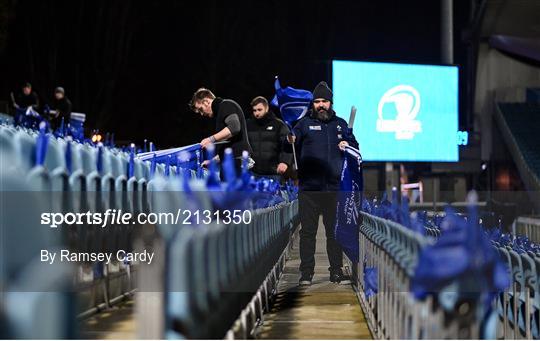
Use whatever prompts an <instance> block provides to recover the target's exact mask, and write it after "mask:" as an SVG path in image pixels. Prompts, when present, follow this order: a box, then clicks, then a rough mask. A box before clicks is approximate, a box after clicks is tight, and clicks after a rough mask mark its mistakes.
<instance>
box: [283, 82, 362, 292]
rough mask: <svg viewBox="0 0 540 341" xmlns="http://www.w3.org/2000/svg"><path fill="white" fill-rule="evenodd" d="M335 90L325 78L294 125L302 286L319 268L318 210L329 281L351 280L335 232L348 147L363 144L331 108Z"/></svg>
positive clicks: (308, 281)
mask: <svg viewBox="0 0 540 341" xmlns="http://www.w3.org/2000/svg"><path fill="white" fill-rule="evenodd" d="M332 99H333V94H332V90H330V88H329V87H328V85H327V84H326V83H325V82H320V83H319V84H318V85H317V86H316V87H315V90H314V91H313V105H312V108H311V109H310V110H309V111H308V113H307V114H306V116H305V117H304V118H302V119H301V120H300V121H299V122H298V123H297V124H296V125H295V127H294V128H293V135H289V137H288V139H289V142H291V143H294V144H295V147H296V153H297V157H298V158H299V161H298V180H299V184H300V196H299V200H300V202H299V203H300V207H299V209H300V222H301V224H302V228H301V230H300V260H301V263H300V272H301V277H300V285H310V284H311V281H312V278H313V273H314V268H315V258H314V255H315V244H316V235H317V228H318V225H319V215H322V217H323V224H324V228H325V231H326V251H327V253H328V260H329V262H330V268H329V271H330V281H331V282H334V283H342V284H346V283H350V279H349V278H348V277H346V276H345V275H344V274H343V271H342V269H341V268H342V266H343V253H342V250H341V247H340V246H339V244H338V243H337V241H336V239H335V235H334V227H335V222H336V203H337V196H336V194H337V193H336V192H337V191H339V186H340V178H341V170H342V166H343V157H344V156H343V149H344V148H345V146H348V145H350V146H352V147H358V143H357V142H356V139H355V138H354V136H353V134H352V132H351V131H350V130H349V128H348V127H347V122H345V120H343V119H342V118H340V117H337V116H336V113H335V112H334V110H332Z"/></svg>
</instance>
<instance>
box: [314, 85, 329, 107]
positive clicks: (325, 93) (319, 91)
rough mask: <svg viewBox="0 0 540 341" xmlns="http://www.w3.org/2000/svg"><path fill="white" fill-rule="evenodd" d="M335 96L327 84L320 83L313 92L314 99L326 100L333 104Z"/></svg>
mask: <svg viewBox="0 0 540 341" xmlns="http://www.w3.org/2000/svg"><path fill="white" fill-rule="evenodd" d="M333 97H334V94H333V93H332V90H331V89H330V88H329V87H328V84H326V82H320V83H319V84H317V86H316V87H315V89H314V90H313V99H317V98H324V99H327V100H329V101H330V102H332V100H333Z"/></svg>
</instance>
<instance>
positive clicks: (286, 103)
mask: <svg viewBox="0 0 540 341" xmlns="http://www.w3.org/2000/svg"><path fill="white" fill-rule="evenodd" d="M274 88H275V89H276V95H275V96H274V98H273V99H272V101H271V102H270V103H271V104H272V105H273V106H275V107H278V108H279V111H280V112H281V117H282V118H283V120H284V121H285V122H286V123H287V124H288V125H289V126H290V127H292V126H293V123H294V122H296V121H298V120H299V119H301V118H302V117H304V116H305V115H306V113H307V111H308V110H309V106H310V105H311V101H312V100H313V94H312V93H311V91H308V90H302V89H295V88H291V87H290V86H288V87H286V88H282V87H281V84H280V83H279V79H278V77H276V80H275V82H274Z"/></svg>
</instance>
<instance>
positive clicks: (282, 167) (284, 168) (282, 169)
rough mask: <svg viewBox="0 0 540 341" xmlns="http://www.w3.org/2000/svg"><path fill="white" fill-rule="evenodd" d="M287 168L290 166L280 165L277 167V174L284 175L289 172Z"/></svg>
mask: <svg viewBox="0 0 540 341" xmlns="http://www.w3.org/2000/svg"><path fill="white" fill-rule="evenodd" d="M287 168H289V166H287V164H286V163H283V162H281V163H280V164H279V165H277V173H278V174H283V173H285V172H286V171H287Z"/></svg>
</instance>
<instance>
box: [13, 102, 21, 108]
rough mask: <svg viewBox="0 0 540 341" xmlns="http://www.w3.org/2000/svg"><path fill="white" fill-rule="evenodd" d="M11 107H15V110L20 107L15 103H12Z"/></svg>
mask: <svg viewBox="0 0 540 341" xmlns="http://www.w3.org/2000/svg"><path fill="white" fill-rule="evenodd" d="M13 106H14V107H15V109H20V108H21V107H19V105H18V104H17V103H13Z"/></svg>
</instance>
